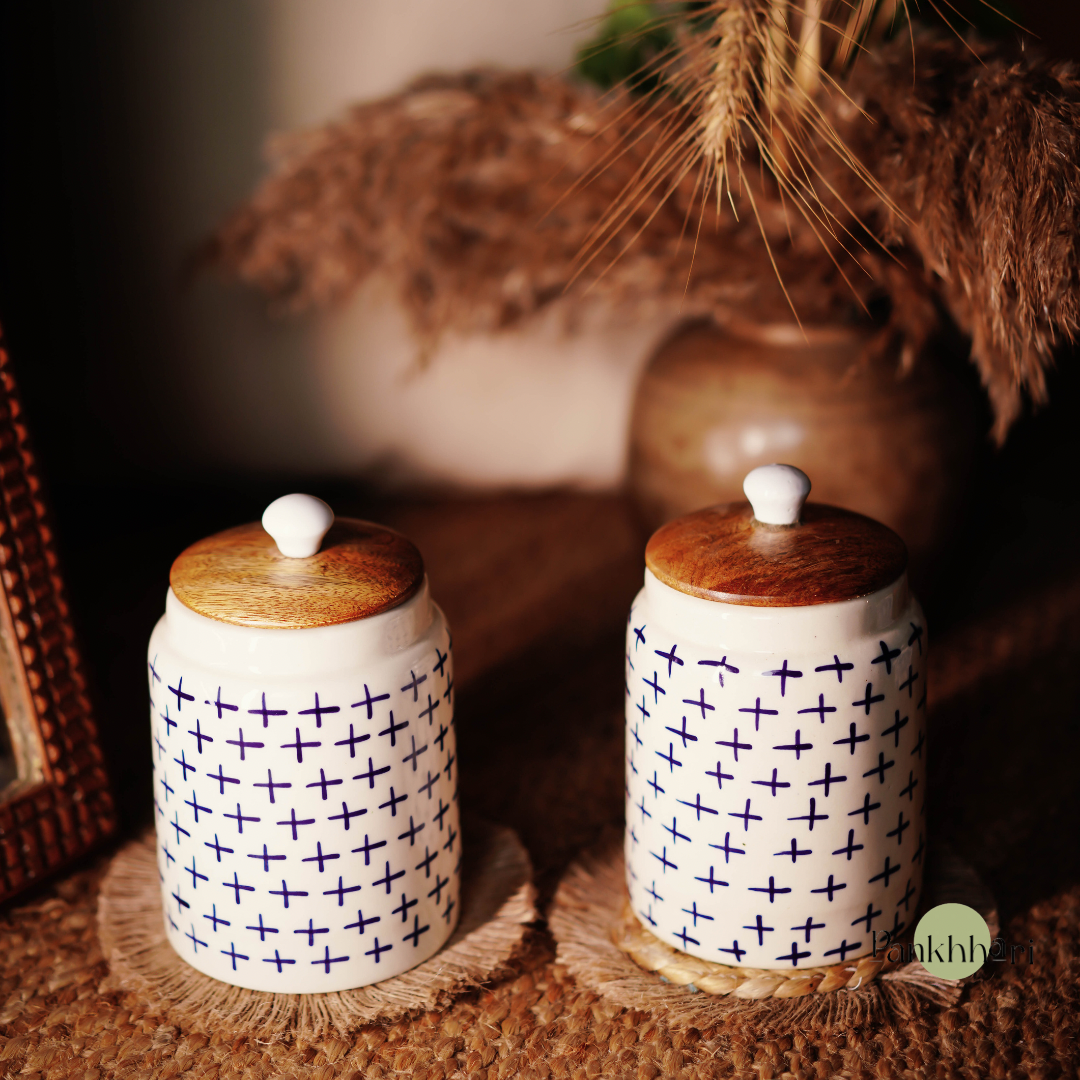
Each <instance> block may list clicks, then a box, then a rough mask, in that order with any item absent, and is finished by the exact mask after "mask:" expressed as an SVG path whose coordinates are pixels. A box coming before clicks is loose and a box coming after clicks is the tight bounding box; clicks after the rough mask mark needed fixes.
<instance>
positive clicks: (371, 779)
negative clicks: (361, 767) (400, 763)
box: [353, 757, 390, 791]
mask: <svg viewBox="0 0 1080 1080" xmlns="http://www.w3.org/2000/svg"><path fill="white" fill-rule="evenodd" d="M389 771H390V766H389V765H384V766H383V767H382V768H381V769H376V768H375V763H374V762H373V761H372V760H371V758H370V757H369V758H368V759H367V772H362V773H359V774H358V775H357V776H354V777H353V779H354V780H366V781H367V782H368V791H371V790H372V789H373V788H374V787H375V777H376V776H382V774H383V773H388V772H389Z"/></svg>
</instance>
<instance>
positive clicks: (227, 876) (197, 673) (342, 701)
mask: <svg viewBox="0 0 1080 1080" xmlns="http://www.w3.org/2000/svg"><path fill="white" fill-rule="evenodd" d="M264 525H265V529H264V527H263V526H264ZM267 530H269V531H267ZM271 534H272V535H271ZM170 584H171V588H170V589H169V593H168V596H167V599H166V604H165V615H164V616H163V617H162V619H161V620H160V621H159V622H158V624H157V627H156V628H155V630H154V633H153V636H152V637H151V639H150V649H149V656H148V659H149V679H150V697H151V710H150V723H151V732H152V738H153V760H154V795H155V799H154V801H155V807H156V814H155V817H156V823H157V848H158V850H157V855H158V868H159V871H160V877H161V883H162V884H161V895H162V903H163V907H164V917H165V929H166V933H167V935H168V939H169V942H170V944H171V945H172V946H173V948H174V949H175V950H176V952H177V953H179V955H180V956H181V957H182V958H183V959H184V960H186V961H187V962H188V963H189V964H191V965H192V967H195V968H197V969H198V970H199V971H201V972H204V973H205V974H207V975H211V976H213V977H214V978H217V979H220V980H222V981H223V982H227V983H231V984H233V985H236V986H241V987H247V988H249V989H253V990H270V991H284V992H288V993H316V992H328V991H335V990H344V989H350V988H355V987H359V986H365V985H367V984H369V983H374V982H379V981H381V980H383V979H386V978H389V977H390V976H393V975H397V974H399V973H401V972H403V971H406V970H408V969H409V968H412V967H414V966H415V965H416V964H418V963H420V962H422V961H424V960H426V959H427V958H428V957H430V956H431V955H432V954H433V953H435V952H437V951H438V949H439V948H440V947H441V946H442V945H443V944H444V943H445V942H446V940H447V939H448V938H449V937H450V935H451V933H452V932H453V930H454V928H455V926H456V924H457V920H458V915H459V913H460V869H461V839H460V826H459V822H458V801H457V760H456V749H455V735H454V720H453V711H454V706H453V659H452V656H451V648H450V635H449V631H448V629H447V626H446V620H445V619H444V617H443V615H442V612H440V610H439V609H438V607H436V606H435V604H434V603H433V602H432V600H431V597H430V595H429V592H428V584H427V579H426V577H425V576H424V570H423V562H422V560H421V557H420V554H419V552H418V551H417V550H416V548H415V547H414V546H413V545H412V544H411V543H410V542H409V541H408V540H406V539H405V538H404V537H402V536H400V535H399V534H397V533H394V532H392V531H391V530H389V529H385V528H382V527H380V526H377V525H372V524H370V523H367V522H361V521H353V520H349V519H339V520H338V521H337V522H334V521H333V514H332V512H331V511H330V509H329V507H327V506H326V505H325V504H324V503H322V502H320V501H319V500H317V499H312V498H311V497H309V496H306V495H289V496H285V497H284V498H282V499H279V500H277V502H275V503H273V504H271V506H270V507H269V508H268V509H267V512H266V514H264V516H263V525H259V524H257V523H255V524H251V525H244V526H240V527H239V528H237V529H232V530H229V531H227V532H224V533H220V534H218V535H217V536H213V537H210V538H208V539H206V540H203V541H200V542H199V543H197V544H195V545H193V546H192V547H190V548H188V549H187V551H185V552H184V553H183V554H182V555H180V557H179V558H178V559H177V560H176V562H175V563H174V564H173V567H172V573H171V575H170Z"/></svg>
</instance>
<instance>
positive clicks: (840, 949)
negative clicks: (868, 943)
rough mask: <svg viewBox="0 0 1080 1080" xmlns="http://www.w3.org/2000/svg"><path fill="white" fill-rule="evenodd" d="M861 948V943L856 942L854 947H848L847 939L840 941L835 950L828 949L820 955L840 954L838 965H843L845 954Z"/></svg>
mask: <svg viewBox="0 0 1080 1080" xmlns="http://www.w3.org/2000/svg"><path fill="white" fill-rule="evenodd" d="M861 948H862V942H861V941H856V942H855V944H854V945H849V944H848V942H847V938H844V940H843V941H841V942H840V944H839V945H838V946H837V947H836V948H835V949H828V950H827V951H826V952H824V953H822V955H823V956H835V955H836V954H837V953H839V954H840V963H843V962H844V961H845V960H846V959H847V954H848V953H849V952H854V951H855V950H856V949H861Z"/></svg>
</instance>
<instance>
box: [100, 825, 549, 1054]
mask: <svg viewBox="0 0 1080 1080" xmlns="http://www.w3.org/2000/svg"><path fill="white" fill-rule="evenodd" d="M465 832H466V838H465V845H464V847H465V851H466V856H465V864H464V869H463V878H462V896H461V899H462V911H461V922H460V924H459V926H458V928H457V930H456V931H455V932H454V935H453V937H451V939H450V941H449V942H447V944H446V945H445V946H444V948H442V949H441V950H440V951H439V952H438V953H436V954H435V956H433V957H431V959H429V960H427V961H425V962H424V963H422V964H420V965H419V966H417V967H415V968H413V969H412V970H411V971H406V972H404V973H402V974H401V975H397V976H395V977H394V978H392V979H387V980H385V981H384V982H380V983H375V984H374V985H372V986H365V987H361V988H359V989H357V990H344V991H341V992H338V993H333V994H275V993H270V992H268V991H257V990H244V989H241V988H240V987H236V986H230V985H228V984H227V983H223V982H220V981H219V980H217V979H213V978H211V977H210V976H208V975H204V974H202V972H199V971H196V970H195V969H194V968H192V967H190V966H189V965H188V964H185V963H184V961H183V960H181V959H180V957H179V956H177V954H176V952H175V951H174V950H173V948H172V946H170V945H169V943H168V941H167V939H166V937H165V932H164V929H163V921H164V918H163V915H162V909H161V887H160V884H159V880H158V872H157V861H156V858H155V846H154V843H155V842H154V834H153V833H152V832H147V833H145V834H143V836H142V837H140V838H139V839H138V840H134V841H132V842H130V843H129V844H127V845H126V846H125V847H123V848H122V849H121V850H120V851H119V853H118V854H117V855H116V856H115V858H114V859H113V860H112V864H111V866H110V867H109V872H108V873H107V874H106V876H105V880H104V881H103V882H102V885H101V895H100V898H99V900H98V934H99V936H100V938H101V944H102V947H103V949H104V951H105V955H106V957H107V958H108V961H109V967H110V969H111V979H110V983H109V985H110V986H116V987H120V988H123V989H126V990H132V991H135V992H136V993H137V994H138V995H140V996H141V997H143V998H144V999H145V1000H146V1002H147V1004H150V1005H152V1006H153V1007H154V1008H156V1009H159V1010H160V1011H161V1012H162V1013H163V1014H164V1015H165V1016H166V1017H167V1018H168V1019H169V1021H170V1022H172V1023H175V1024H176V1025H177V1026H179V1027H180V1028H182V1029H183V1030H184V1031H201V1032H208V1033H215V1032H216V1033H229V1034H232V1035H240V1034H244V1035H248V1036H251V1037H254V1038H258V1039H261V1040H274V1039H282V1038H288V1039H299V1040H310V1039H314V1038H320V1037H323V1036H327V1035H331V1036H337V1037H345V1036H347V1035H348V1034H349V1033H351V1032H354V1031H356V1029H357V1028H359V1027H361V1026H362V1025H364V1024H369V1023H373V1022H375V1021H380V1020H382V1021H386V1020H397V1019H399V1018H400V1017H402V1016H407V1015H410V1014H415V1013H418V1012H423V1011H426V1010H430V1009H435V1008H439V1007H444V1006H445V1005H446V1004H447V1003H448V1002H449V1001H450V1000H451V999H452V998H453V996H454V995H455V994H459V993H461V991H463V990H466V989H472V988H474V987H476V986H480V985H482V984H483V983H486V982H490V981H492V980H493V979H496V978H497V977H499V976H500V975H505V974H506V973H507V972H508V971H509V970H510V969H509V968H508V967H507V965H508V962H509V961H510V959H511V957H512V956H513V955H514V953H515V952H516V951H518V950H520V948H521V946H522V943H523V941H524V938H525V935H526V932H527V927H528V924H529V923H531V922H533V921H535V920H536V919H537V917H538V913H537V911H536V907H535V899H536V890H535V889H534V887H533V884H532V869H531V866H530V863H529V856H528V853H527V852H526V851H525V849H524V847H522V845H521V841H520V840H518V838H517V836H516V834H515V833H514V832H513V830H511V829H507V828H503V827H501V826H497V825H492V824H490V823H487V822H483V821H477V820H472V821H469V822H467V823H466V826H465Z"/></svg>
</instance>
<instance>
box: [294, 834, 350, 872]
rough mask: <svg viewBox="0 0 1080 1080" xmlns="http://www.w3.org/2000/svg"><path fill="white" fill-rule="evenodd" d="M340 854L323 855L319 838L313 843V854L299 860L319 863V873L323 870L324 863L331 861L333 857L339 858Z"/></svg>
mask: <svg viewBox="0 0 1080 1080" xmlns="http://www.w3.org/2000/svg"><path fill="white" fill-rule="evenodd" d="M340 858H341V856H340V855H324V854H323V849H322V841H321V840H319V841H317V842H316V844H315V854H314V855H312V856H311V858H310V859H301V860H300V861H301V862H317V863H318V864H319V873H320V874H321V873H322V872H323V871H324V870H325V866H324V865H323V864H324V863H328V862H332V861H333V860H334V859H340Z"/></svg>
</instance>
